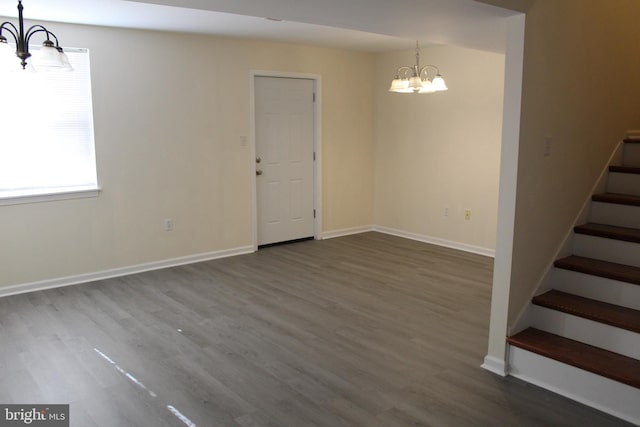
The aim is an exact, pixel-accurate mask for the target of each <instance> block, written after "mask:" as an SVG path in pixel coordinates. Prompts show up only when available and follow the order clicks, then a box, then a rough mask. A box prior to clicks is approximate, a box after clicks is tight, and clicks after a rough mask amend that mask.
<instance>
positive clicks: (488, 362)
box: [480, 355, 507, 377]
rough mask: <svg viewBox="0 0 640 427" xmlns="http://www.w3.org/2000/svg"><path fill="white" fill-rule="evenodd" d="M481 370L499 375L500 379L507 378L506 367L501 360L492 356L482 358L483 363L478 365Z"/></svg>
mask: <svg viewBox="0 0 640 427" xmlns="http://www.w3.org/2000/svg"><path fill="white" fill-rule="evenodd" d="M480 367H481V368H483V369H486V370H487V371H489V372H492V373H494V374H497V375H500V376H501V377H506V376H507V365H506V364H505V362H504V360H503V359H498V358H497V357H494V356H489V355H486V356H485V357H484V363H483V364H482V365H480Z"/></svg>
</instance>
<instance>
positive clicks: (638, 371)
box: [507, 328, 640, 388]
mask: <svg viewBox="0 0 640 427" xmlns="http://www.w3.org/2000/svg"><path fill="white" fill-rule="evenodd" d="M507 342H508V343H509V344H511V345H514V346H516V347H520V348H522V349H525V350H528V351H531V352H533V353H537V354H539V355H541V356H545V357H548V358H550V359H554V360H557V361H559V362H562V363H566V364H568V365H572V366H575V367H577V368H580V369H584V370H585V371H589V372H592V373H594V374H597V375H601V376H603V377H607V378H610V379H612V380H615V381H619V382H621V383H624V384H627V385H630V386H632V387H635V388H640V360H637V359H634V358H631V357H627V356H623V355H621V354H618V353H614V352H611V351H608V350H604V349H601V348H598V347H594V346H591V345H588V344H584V343H581V342H579V341H575V340H571V339H568V338H564V337H561V336H559V335H554V334H550V333H548V332H544V331H541V330H539V329H535V328H528V329H525V330H524V331H522V332H520V333H518V334H516V335H514V336H511V337H509V338H507Z"/></svg>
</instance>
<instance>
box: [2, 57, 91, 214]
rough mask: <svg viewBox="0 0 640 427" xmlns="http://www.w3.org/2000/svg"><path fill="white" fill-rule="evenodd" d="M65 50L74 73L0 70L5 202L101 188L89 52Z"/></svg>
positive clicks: (3, 199)
mask: <svg viewBox="0 0 640 427" xmlns="http://www.w3.org/2000/svg"><path fill="white" fill-rule="evenodd" d="M65 53H66V54H67V56H68V58H69V62H70V63H71V66H72V67H73V69H74V70H73V71H72V72H33V71H29V70H18V71H13V70H12V71H4V72H0V99H1V100H2V107H1V109H0V203H2V202H5V203H4V204H6V202H7V201H8V202H9V203H11V202H12V201H13V202H15V201H16V200H20V199H23V200H24V198H25V197H30V196H43V195H55V194H57V195H60V194H82V192H91V191H93V192H97V191H98V181H97V174H96V160H95V147H94V139H93V110H92V103H91V74H90V69H89V52H88V51H87V50H86V49H65ZM15 60H16V62H18V61H19V60H18V58H15Z"/></svg>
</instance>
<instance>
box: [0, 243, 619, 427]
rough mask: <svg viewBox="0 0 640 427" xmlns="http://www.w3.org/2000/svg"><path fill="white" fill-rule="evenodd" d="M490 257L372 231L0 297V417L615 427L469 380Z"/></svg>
mask: <svg viewBox="0 0 640 427" xmlns="http://www.w3.org/2000/svg"><path fill="white" fill-rule="evenodd" d="M492 261H493V260H492V259H490V258H486V257H482V256H478V255H473V254H467V253H462V252H458V251H455V250H450V249H446V248H439V247H435V246H431V245H427V244H423V243H419V242H414V241H410V240H405V239H401V238H396V237H392V236H387V235H383V234H378V233H365V234H360V235H354V236H348V237H342V238H337V239H331V240H325V241H306V242H300V243H295V244H291V245H286V246H275V247H270V248H266V249H262V250H260V251H258V252H257V253H255V254H250V255H243V256H238V257H233V258H226V259H222V260H216V261H210V262H205V263H199V264H192V265H188V266H182V267H176V268H171V269H166V270H161V271H153V272H148V273H142V274H136V275H132V276H128V277H122V278H116V279H110V280H104V281H99V282H94V283H89V284H83V285H77V286H72V287H65V288H58V289H52V290H48V291H41V292H34V293H30V294H24V295H17V296H12V297H7V298H1V299H0V403H22V404H26V403H48V404H54V403H70V405H71V406H70V410H71V425H72V426H78V427H84V426H153V427H156V426H185V425H188V426H191V425H197V426H244V427H249V426H294V427H301V426H331V427H338V426H367V427H372V426H423V425H424V426H619V425H625V424H624V423H623V422H621V421H619V420H616V419H615V418H612V417H609V416H607V415H605V414H602V413H600V412H598V411H595V410H593V409H590V408H587V407H585V406H582V405H580V404H577V403H574V402H572V401H569V400H567V399H564V398H562V397H560V396H557V395H554V394H552V393H549V392H546V391H543V390H541V389H539V388H536V387H534V386H531V385H527V384H525V383H522V382H520V381H518V380H515V379H512V378H506V379H505V378H500V377H498V376H495V375H493V374H491V373H489V372H486V371H484V370H483V369H481V368H480V364H481V362H482V359H483V357H484V355H485V353H486V348H487V332H488V324H489V308H490V307H489V305H490V289H491V275H492Z"/></svg>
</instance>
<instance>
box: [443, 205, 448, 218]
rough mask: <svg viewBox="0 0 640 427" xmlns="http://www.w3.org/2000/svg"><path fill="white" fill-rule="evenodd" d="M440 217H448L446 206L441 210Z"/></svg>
mask: <svg viewBox="0 0 640 427" xmlns="http://www.w3.org/2000/svg"><path fill="white" fill-rule="evenodd" d="M442 215H443V216H449V208H448V207H447V206H445V208H444V209H443V210H442Z"/></svg>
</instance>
